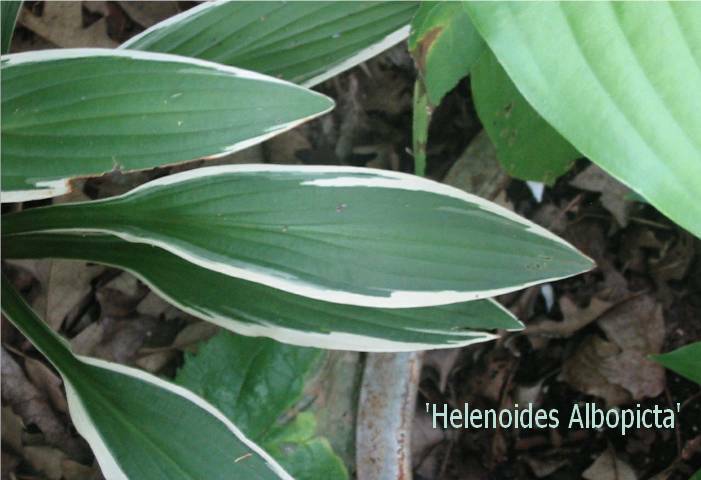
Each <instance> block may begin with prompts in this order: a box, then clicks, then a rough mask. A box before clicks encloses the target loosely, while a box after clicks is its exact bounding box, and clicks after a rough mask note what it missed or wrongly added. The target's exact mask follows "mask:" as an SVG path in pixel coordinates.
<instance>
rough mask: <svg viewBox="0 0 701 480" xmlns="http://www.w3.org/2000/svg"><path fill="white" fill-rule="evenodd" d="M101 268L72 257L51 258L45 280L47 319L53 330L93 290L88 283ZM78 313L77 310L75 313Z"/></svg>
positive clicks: (56, 328) (102, 268) (98, 273)
mask: <svg viewBox="0 0 701 480" xmlns="http://www.w3.org/2000/svg"><path fill="white" fill-rule="evenodd" d="M103 271H104V267H102V266H99V265H87V264H86V263H85V262H76V261H72V260H52V261H51V266H50V267H49V271H48V278H47V279H46V282H47V283H46V284H45V285H44V287H45V288H46V310H45V311H46V317H45V318H46V321H47V323H48V324H49V325H50V326H51V328H52V329H53V330H55V331H58V330H59V329H60V328H61V325H62V324H63V322H64V320H65V319H66V316H67V315H68V314H69V313H70V312H71V311H75V310H76V309H77V307H79V306H80V305H81V304H82V303H83V302H84V301H85V300H86V299H87V298H88V296H89V295H90V293H91V292H92V285H91V282H92V280H93V279H94V278H96V277H97V276H98V275H100V274H101V273H102V272H103ZM76 313H77V312H76Z"/></svg>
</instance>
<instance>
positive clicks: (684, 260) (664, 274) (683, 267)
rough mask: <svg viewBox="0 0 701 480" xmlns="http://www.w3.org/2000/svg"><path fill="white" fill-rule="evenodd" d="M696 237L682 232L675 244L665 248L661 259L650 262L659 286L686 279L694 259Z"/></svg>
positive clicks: (669, 244) (670, 243)
mask: <svg viewBox="0 0 701 480" xmlns="http://www.w3.org/2000/svg"><path fill="white" fill-rule="evenodd" d="M694 254H695V249H694V237H692V236H691V234H689V233H685V232H682V233H681V234H680V235H679V237H678V238H677V240H676V241H675V242H669V243H667V244H665V245H664V246H663V248H662V249H661V252H660V256H659V258H656V259H651V260H650V271H651V273H652V275H653V277H654V278H655V281H656V282H657V283H658V284H663V283H666V282H669V281H670V280H682V279H684V278H685V277H686V274H687V272H688V271H689V267H690V266H691V262H692V261H693V259H694Z"/></svg>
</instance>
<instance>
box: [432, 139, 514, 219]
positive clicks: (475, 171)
mask: <svg viewBox="0 0 701 480" xmlns="http://www.w3.org/2000/svg"><path fill="white" fill-rule="evenodd" d="M443 183H446V184H448V185H450V186H453V187H456V188H459V189H461V190H464V191H466V192H469V193H473V194H475V195H478V196H480V197H483V198H488V199H493V198H495V197H496V196H497V195H498V194H499V192H501V191H503V190H504V187H505V186H506V185H508V183H509V176H508V175H507V174H506V172H504V169H503V168H502V167H501V164H500V163H499V160H498V159H497V154H496V150H495V149H494V144H493V143H492V141H491V140H490V139H489V137H488V136H487V134H486V132H485V131H482V132H480V133H479V134H478V135H477V136H476V137H475V138H474V139H473V140H472V142H470V145H468V147H467V148H466V149H465V151H464V152H463V154H462V155H460V158H458V159H457V160H456V162H455V163H454V164H453V166H452V167H451V168H450V170H448V173H447V174H446V176H445V177H444V178H443ZM511 208H512V209H513V207H511Z"/></svg>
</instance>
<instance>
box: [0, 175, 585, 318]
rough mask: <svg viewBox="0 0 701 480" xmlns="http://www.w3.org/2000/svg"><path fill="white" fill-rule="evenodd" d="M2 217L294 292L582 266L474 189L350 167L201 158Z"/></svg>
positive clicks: (524, 276) (460, 293) (358, 298)
mask: <svg viewBox="0 0 701 480" xmlns="http://www.w3.org/2000/svg"><path fill="white" fill-rule="evenodd" d="M2 221H3V223H2V228H3V230H2V231H3V233H6V234H17V233H29V232H42V231H43V232H50V231H53V230H61V229H63V230H65V229H69V230H73V231H76V232H103V233H111V234H114V235H117V236H119V237H121V238H123V239H125V240H128V241H130V242H138V243H144V244H149V245H155V246H158V247H161V248H164V249H166V250H168V251H170V252H171V253H174V254H176V255H178V256H180V257H182V258H184V259H186V260H188V261H189V262H192V263H195V264H197V265H199V266H201V267H203V268H206V269H208V270H213V271H217V272H220V273H222V274H225V275H229V276H233V277H237V278H242V279H244V280H249V281H252V282H257V283H261V284H264V285H268V286H270V287H273V288H277V289H280V290H285V291H287V292H290V293H295V294H297V295H302V296H306V297H309V298H316V299H318V300H323V301H330V302H334V303H343V304H348V305H360V306H375V307H383V308H409V307H419V306H431V305H441V304H448V303H456V302H460V301H470V300H476V299H480V298H486V297H491V296H494V295H498V294H501V293H505V292H508V291H513V290H517V289H520V288H524V287H527V286H529V285H533V284H536V283H540V282H543V281H549V280H553V279H557V278H563V277H567V276H570V275H574V274H577V273H580V272H582V271H586V270H588V269H589V268H591V266H592V262H591V260H590V259H588V258H587V257H585V256H583V255H582V254H580V253H579V252H578V251H577V250H576V249H574V248H573V247H572V246H570V245H569V244H567V243H566V242H565V241H563V240H562V239H560V238H558V237H557V236H555V235H553V234H552V233H550V232H548V231H547V230H545V229H543V228H542V227H539V226H537V225H535V224H533V223H532V222H529V221H528V220H526V219H524V218H522V217H519V216H518V215H516V214H514V213H513V212H511V211H509V210H506V209H504V208H502V207H499V206H497V205H496V204H493V203H490V202H488V201H486V200H484V199H482V198H479V197H476V196H474V195H470V194H467V193H465V192H463V191H461V190H458V189H455V188H452V187H449V186H446V185H442V184H439V183H437V182H433V181H430V180H426V179H422V178H419V177H416V176H413V175H406V174H402V173H397V172H388V171H383V170H373V169H362V168H353V167H311V166H307V167H300V166H284V165H227V166H220V167H209V168H200V169H197V170H191V171H186V172H182V173H179V174H175V175H171V176H168V177H163V178H160V179H158V180H154V181H152V182H149V183H147V184H144V185H142V186H140V187H138V188H136V189H134V190H132V191H131V192H129V193H127V194H125V195H123V196H120V197H114V198H111V199H105V200H102V201H99V202H88V203H78V204H62V205H55V206H50V207H43V208H34V209H30V210H25V211H23V212H20V213H16V214H10V215H4V216H3V217H2ZM437 245H440V248H436V246H437Z"/></svg>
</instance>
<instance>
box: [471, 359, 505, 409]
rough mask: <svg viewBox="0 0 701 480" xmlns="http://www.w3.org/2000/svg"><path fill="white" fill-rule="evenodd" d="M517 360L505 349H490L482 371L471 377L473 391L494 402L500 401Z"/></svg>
mask: <svg viewBox="0 0 701 480" xmlns="http://www.w3.org/2000/svg"><path fill="white" fill-rule="evenodd" d="M516 362H517V360H516V359H515V358H514V357H512V356H511V355H507V354H505V353H504V352H503V351H502V352H499V351H497V350H490V352H489V353H488V354H487V355H486V357H485V359H484V364H483V365H484V366H483V368H482V369H481V371H479V373H476V374H475V375H473V376H472V377H471V378H470V389H471V391H472V392H475V393H477V394H478V395H480V396H482V397H484V398H486V399H489V400H491V401H493V402H499V401H500V400H501V392H502V389H503V387H504V385H505V384H506V382H507V381H508V379H509V375H510V373H511V370H512V369H513V367H514V365H515V363H516Z"/></svg>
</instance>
